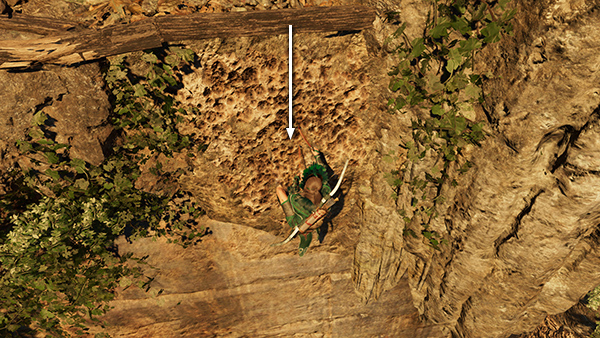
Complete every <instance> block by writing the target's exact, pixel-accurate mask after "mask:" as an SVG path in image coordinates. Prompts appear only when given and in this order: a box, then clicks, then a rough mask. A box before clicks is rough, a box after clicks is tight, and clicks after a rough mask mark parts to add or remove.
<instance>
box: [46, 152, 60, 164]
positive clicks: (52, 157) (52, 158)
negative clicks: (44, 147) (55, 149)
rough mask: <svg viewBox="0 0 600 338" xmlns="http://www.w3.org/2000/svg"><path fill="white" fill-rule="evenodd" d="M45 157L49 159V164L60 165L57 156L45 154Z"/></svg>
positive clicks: (49, 153)
mask: <svg viewBox="0 0 600 338" xmlns="http://www.w3.org/2000/svg"><path fill="white" fill-rule="evenodd" d="M44 156H46V158H47V159H48V162H50V163H51V164H57V163H58V156H56V154H55V153H51V152H47V153H44Z"/></svg>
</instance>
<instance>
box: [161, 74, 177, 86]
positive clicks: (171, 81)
mask: <svg viewBox="0 0 600 338" xmlns="http://www.w3.org/2000/svg"><path fill="white" fill-rule="evenodd" d="M163 79H165V81H167V82H168V83H169V84H170V85H171V86H176V85H177V81H176V80H175V79H174V78H173V77H171V76H169V75H163Z"/></svg>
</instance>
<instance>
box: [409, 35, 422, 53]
mask: <svg viewBox="0 0 600 338" xmlns="http://www.w3.org/2000/svg"><path fill="white" fill-rule="evenodd" d="M412 45H413V48H412V51H411V52H410V57H413V58H416V57H418V56H420V55H421V53H423V51H424V50H425V45H424V44H423V38H419V39H415V40H414V41H413V43H412Z"/></svg>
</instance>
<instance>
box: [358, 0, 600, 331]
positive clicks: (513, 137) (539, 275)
mask: <svg viewBox="0 0 600 338" xmlns="http://www.w3.org/2000/svg"><path fill="white" fill-rule="evenodd" d="M518 7H519V14H518V16H517V18H516V22H515V28H516V31H515V34H514V37H509V38H507V39H506V40H505V41H504V42H503V43H502V44H500V45H497V46H495V47H491V48H489V49H488V50H487V51H485V52H484V53H482V54H481V55H480V56H479V61H480V65H479V67H481V68H483V69H491V70H493V71H494V74H495V75H496V76H498V78H497V79H496V80H494V81H492V82H489V83H487V84H486V86H485V88H484V90H485V91H486V92H487V93H488V99H487V101H486V104H485V107H484V108H485V110H484V111H482V112H480V115H481V117H484V116H485V117H486V118H487V119H488V122H489V125H490V128H489V130H488V133H489V137H488V139H487V140H486V141H485V142H484V143H483V144H482V147H481V148H479V149H470V150H467V152H466V153H465V154H464V155H465V157H466V158H468V159H470V160H471V161H473V162H474V163H475V167H474V168H473V169H471V171H470V172H469V173H468V174H466V175H463V176H458V178H457V180H458V182H459V185H458V187H457V188H456V189H451V188H447V189H446V190H445V196H446V197H447V198H448V200H447V203H446V204H445V206H444V209H445V211H444V212H442V214H441V215H440V217H439V218H438V219H437V222H436V223H435V224H434V225H433V227H434V229H435V230H436V231H439V232H442V233H445V234H446V238H447V239H448V241H449V242H450V245H448V246H446V247H444V248H443V249H442V251H441V252H433V251H431V250H429V251H428V250H427V249H426V245H425V244H423V243H421V242H419V241H415V240H413V239H410V238H405V240H406V241H405V242H404V243H403V242H402V240H401V239H400V238H402V235H401V234H402V232H401V228H402V227H401V226H399V225H398V218H399V217H397V216H395V215H393V213H392V212H390V211H389V210H390V209H391V208H390V207H389V206H390V203H385V202H380V203H377V202H374V203H372V207H371V208H370V210H371V212H369V213H368V214H367V215H366V218H363V220H365V221H366V222H364V223H363V224H362V225H361V226H362V227H365V226H367V227H368V228H371V229H373V230H374V231H363V232H362V233H361V239H360V241H359V244H358V247H357V251H356V257H355V259H356V260H357V261H358V262H359V263H360V264H359V265H355V269H356V276H357V277H359V278H357V285H358V286H359V288H360V287H361V286H362V285H364V280H365V278H364V277H363V276H367V277H368V278H367V280H369V284H368V285H367V286H366V288H365V289H364V291H366V295H370V294H374V295H377V294H379V293H380V292H381V290H385V289H387V288H389V287H391V286H392V285H394V283H393V281H395V280H397V279H398V278H399V276H401V275H402V274H403V273H404V271H406V272H407V273H408V276H409V277H408V278H409V283H410V285H411V289H412V292H413V297H414V298H413V299H414V301H415V305H416V306H417V308H418V309H419V312H420V313H421V314H423V316H424V317H425V318H427V319H428V320H430V321H433V322H435V323H440V324H443V325H445V327H446V328H447V330H448V332H450V333H451V334H452V335H453V336H456V337H507V336H509V335H511V334H520V333H523V332H527V331H530V330H533V329H534V328H535V327H536V326H537V325H538V324H539V323H540V322H541V321H542V320H543V319H544V317H545V316H546V315H547V314H556V313H561V312H564V311H566V310H567V309H569V308H570V307H571V306H572V305H573V304H575V303H577V302H578V300H579V299H580V298H581V297H582V296H583V295H585V294H586V293H587V292H588V291H589V290H590V289H592V288H593V287H594V286H595V285H597V284H598V283H600V274H599V273H598V269H597V268H596V266H597V264H598V263H599V262H600V261H599V260H600V256H599V252H598V251H597V247H598V224H599V223H600V218H599V217H598V215H599V214H598V211H599V210H600V205H599V204H598V200H599V197H600V196H599V194H598V191H599V189H598V188H599V184H600V178H599V176H598V170H597V169H598V162H597V161H598V159H597V158H598V157H597V143H598V135H597V133H598V131H599V128H600V125H599V123H598V115H599V113H600V108H599V105H600V96H599V91H598V90H599V87H598V83H599V81H598V80H599V73H598V69H597V67H596V65H597V64H598V62H599V59H598V54H597V53H596V51H595V50H596V49H597V48H598V46H599V45H600V41H598V39H596V37H595V36H594V35H592V34H590V33H589V32H592V31H596V30H597V29H598V27H597V22H598V20H597V17H598V16H597V12H596V11H595V10H594V6H592V5H590V4H585V3H575V2H573V3H571V2H568V3H539V2H536V3H533V2H531V3H530V2H519V3H518ZM484 114H485V115H484ZM418 170H419V168H418V166H417V167H414V169H413V172H412V173H411V174H413V175H418ZM379 181H380V180H378V179H377V178H376V177H374V178H373V180H372V182H371V186H372V187H373V188H372V190H373V191H381V190H379V189H377V188H376V187H378V186H379V187H381V186H382V184H381V183H379ZM364 200H365V201H366V202H367V203H368V202H369V201H370V199H367V198H365V199H364ZM408 202H409V201H408V200H403V199H402V197H401V198H400V201H399V204H407V203H408ZM372 219H374V220H376V221H375V222H374V221H372ZM377 220H378V221H377ZM371 224H379V226H376V227H374V226H372V225H371ZM384 224H385V225H386V226H384ZM363 229H364V228H363ZM374 232H377V233H378V234H379V237H380V238H381V239H382V240H381V241H380V245H379V246H378V245H374V244H373V243H374V242H375V241H373V238H377V235H376V234H374ZM365 236H367V237H368V238H366V239H365ZM375 243H376V242H375ZM361 246H362V247H363V248H366V249H363V250H360V248H361ZM374 251H376V252H380V253H381V254H378V255H373V254H372V253H373V252H374ZM377 263H379V266H381V267H382V269H379V270H376V269H374V268H372V267H374V266H377ZM364 264H366V265H367V266H368V268H367V269H364V268H363V265H364ZM390 281H392V282H390Z"/></svg>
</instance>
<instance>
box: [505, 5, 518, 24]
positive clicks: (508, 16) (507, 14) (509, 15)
mask: <svg viewBox="0 0 600 338" xmlns="http://www.w3.org/2000/svg"><path fill="white" fill-rule="evenodd" d="M515 14H517V9H516V8H513V9H511V10H510V11H506V12H504V13H502V21H510V20H511V19H512V18H514V17H515Z"/></svg>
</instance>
